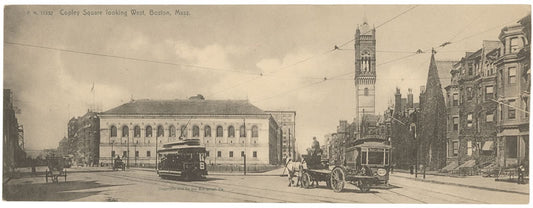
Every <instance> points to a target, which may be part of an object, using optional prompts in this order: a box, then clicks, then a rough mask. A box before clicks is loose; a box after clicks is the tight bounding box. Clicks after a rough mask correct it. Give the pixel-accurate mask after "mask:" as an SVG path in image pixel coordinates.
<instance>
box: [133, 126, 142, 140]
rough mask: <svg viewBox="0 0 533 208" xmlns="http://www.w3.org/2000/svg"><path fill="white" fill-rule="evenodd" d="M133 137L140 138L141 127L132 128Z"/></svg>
mask: <svg viewBox="0 0 533 208" xmlns="http://www.w3.org/2000/svg"><path fill="white" fill-rule="evenodd" d="M133 137H141V127H139V126H135V127H133Z"/></svg>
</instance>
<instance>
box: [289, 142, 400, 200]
mask: <svg viewBox="0 0 533 208" xmlns="http://www.w3.org/2000/svg"><path fill="white" fill-rule="evenodd" d="M390 149H391V145H390V142H389V141H387V140H385V139H381V138H379V137H367V138H363V139H357V140H356V141H355V142H354V143H353V144H352V145H351V146H349V147H345V148H343V149H342V151H339V153H340V154H342V155H340V156H341V157H337V158H341V159H340V161H339V160H336V159H333V158H330V160H329V161H328V162H325V161H324V160H321V158H320V156H318V155H316V154H315V155H308V156H305V157H304V159H305V161H306V164H307V165H306V166H307V169H303V170H300V171H302V176H301V177H302V178H301V182H302V186H303V187H304V188H308V187H309V186H310V184H311V182H312V181H317V182H318V181H325V182H326V184H327V186H328V188H332V189H333V190H334V191H335V192H341V191H342V190H343V189H344V185H345V183H350V184H353V185H355V186H357V187H358V188H359V189H360V190H361V192H368V191H369V190H370V188H371V187H372V186H375V185H378V184H387V185H388V181H389V167H390Z"/></svg>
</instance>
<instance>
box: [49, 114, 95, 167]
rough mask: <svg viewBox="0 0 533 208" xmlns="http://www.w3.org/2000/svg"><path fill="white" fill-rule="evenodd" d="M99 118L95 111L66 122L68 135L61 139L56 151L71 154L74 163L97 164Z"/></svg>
mask: <svg viewBox="0 0 533 208" xmlns="http://www.w3.org/2000/svg"><path fill="white" fill-rule="evenodd" d="M99 151H100V120H99V118H98V115H97V113H95V112H87V113H86V114H85V115H83V116H81V117H77V118H72V119H70V121H69V122H68V136H67V137H66V138H64V139H63V140H61V142H60V143H59V147H58V152H59V153H60V154H62V155H69V156H72V160H73V162H74V163H75V164H74V165H84V166H92V165H97V164H99V156H100V153H99Z"/></svg>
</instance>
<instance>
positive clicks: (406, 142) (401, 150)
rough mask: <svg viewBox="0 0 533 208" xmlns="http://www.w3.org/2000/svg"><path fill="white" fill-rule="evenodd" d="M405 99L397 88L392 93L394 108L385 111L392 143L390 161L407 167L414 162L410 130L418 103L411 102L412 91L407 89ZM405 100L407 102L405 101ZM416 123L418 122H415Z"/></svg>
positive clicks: (413, 142)
mask: <svg viewBox="0 0 533 208" xmlns="http://www.w3.org/2000/svg"><path fill="white" fill-rule="evenodd" d="M407 92H408V93H407V99H405V98H402V93H401V90H400V89H399V88H396V93H395V94H394V108H393V109H388V110H387V111H385V114H384V116H385V118H386V121H389V122H390V132H391V133H390V141H391V144H392V148H393V149H392V163H394V164H396V166H397V167H398V168H409V166H413V165H415V164H416V145H417V143H416V141H415V139H414V138H413V132H411V131H410V126H411V123H413V122H414V121H413V120H412V119H411V117H412V116H413V113H414V112H415V111H419V110H420V109H419V108H418V106H419V104H418V103H413V97H414V95H413V91H412V89H407ZM405 102H407V103H405ZM417 125H418V124H417Z"/></svg>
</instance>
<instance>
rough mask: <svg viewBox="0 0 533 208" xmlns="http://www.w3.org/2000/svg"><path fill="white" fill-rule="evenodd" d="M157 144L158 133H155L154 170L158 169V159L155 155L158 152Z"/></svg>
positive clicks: (157, 154)
mask: <svg viewBox="0 0 533 208" xmlns="http://www.w3.org/2000/svg"><path fill="white" fill-rule="evenodd" d="M180 133H181V132H180ZM158 144H159V139H158V135H157V133H156V134H155V170H158V168H159V162H158V161H157V160H158V158H157V157H158V156H159V153H157V146H159V145H158Z"/></svg>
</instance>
